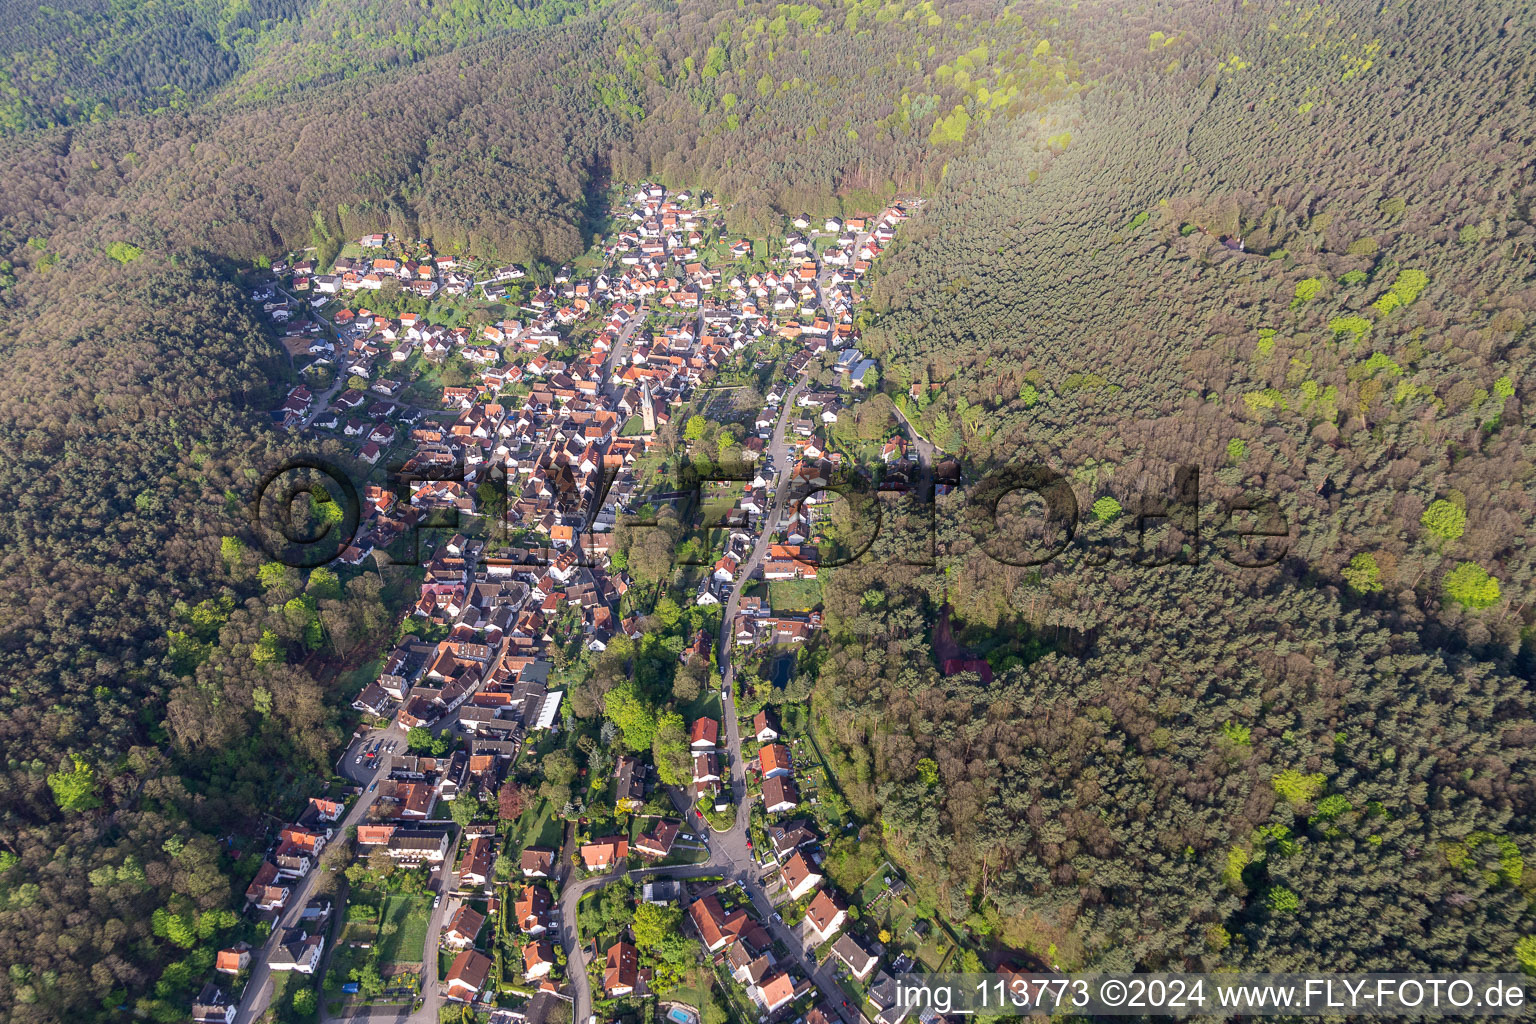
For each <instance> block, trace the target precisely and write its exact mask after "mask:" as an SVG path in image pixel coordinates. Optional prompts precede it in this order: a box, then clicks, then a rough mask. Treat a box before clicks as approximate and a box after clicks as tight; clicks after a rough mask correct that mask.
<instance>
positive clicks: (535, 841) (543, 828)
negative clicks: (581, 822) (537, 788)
mask: <svg viewBox="0 0 1536 1024" xmlns="http://www.w3.org/2000/svg"><path fill="white" fill-rule="evenodd" d="M564 838H565V822H563V821H561V820H560V819H559V818H557V817H555V806H554V805H553V804H551V803H550V802H549V801H548V800H545V801H543V806H542V807H541V808H540V809H539V817H538V819H537V820H536V821H534V823H533V827H532V828H530V829H529V830H528V842H527V844H526V845H528V846H547V847H550V848H552V849H555V850H558V849H560V843H561V841H562V840H563V839H564Z"/></svg>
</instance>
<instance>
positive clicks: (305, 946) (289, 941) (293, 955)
mask: <svg viewBox="0 0 1536 1024" xmlns="http://www.w3.org/2000/svg"><path fill="white" fill-rule="evenodd" d="M324 951H325V936H324V935H310V934H307V933H306V932H305V931H304V929H302V928H289V929H288V930H286V931H285V932H283V935H282V938H280V939H279V940H278V945H277V948H276V949H274V950H273V951H272V955H271V956H269V957H267V969H268V970H272V971H297V972H298V973H300V974H314V973H315V968H317V967H319V966H320V954H321V953H323V952H324Z"/></svg>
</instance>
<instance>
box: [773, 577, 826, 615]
mask: <svg viewBox="0 0 1536 1024" xmlns="http://www.w3.org/2000/svg"><path fill="white" fill-rule="evenodd" d="M768 603H769V605H771V606H772V607H773V610H774V611H776V612H808V611H810V610H811V609H812V608H815V607H816V606H817V605H819V604H821V581H820V580H819V579H817V580H774V581H772V582H771V583H769V584H768Z"/></svg>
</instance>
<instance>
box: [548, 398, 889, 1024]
mask: <svg viewBox="0 0 1536 1024" xmlns="http://www.w3.org/2000/svg"><path fill="white" fill-rule="evenodd" d="M802 386H803V382H801V383H797V384H796V385H795V386H794V387H793V388H791V389H790V392H789V394H787V395H786V396H785V397H784V405H783V408H782V410H781V411H780V413H779V421H778V424H777V425H776V426H775V428H774V432H773V440H772V442H771V443H770V445H769V451H770V452H771V453H772V454H773V457H774V459H775V460H776V465H777V466H778V474H777V481H776V485H775V488H774V501H773V507H772V509H771V510H770V512H769V514H768V516H767V518H766V519H764V520H762V523H761V527H762V532H761V534H760V535H759V537H758V540H757V543H756V545H754V547H753V550H752V556H751V557H750V558H749V559H748V560H747V562H746V564H745V565H743V566H742V571H741V573H740V575H738V576H737V578H736V581H735V583H734V585H733V586H732V588H731V595H730V597H729V598H728V599H727V601H726V603H725V618H724V621H723V622H722V624H721V630H720V643H719V646H718V652H717V656H718V660H719V665H720V672H721V676H722V677H723V679H724V681H725V695H724V701H723V708H724V716H725V733H726V750H727V752H728V754H729V757H730V762H731V793H732V800H733V802H734V803H735V805H736V819H735V822H734V823H733V824H732V826H731V827H730V828H729V829H727V830H725V831H723V832H718V831H717V832H713V833H712V834H711V836H710V857H709V860H707V861H705V862H704V863H702V864H689V865H678V866H674V867H661V868H640V869H638V870H635V871H628V872H624V871H615V872H611V873H609V874H606V875H598V876H594V877H591V878H584V879H581V880H579V881H574V880H573V881H571V882H568V883H567V884H566V886H565V888H564V890H563V891H562V892H561V894H560V902H559V913H560V921H559V925H558V927H557V931H558V933H559V936H560V944H561V945H562V946H564V947H565V952H566V978H567V984H568V985H569V986H570V989H571V998H572V1003H573V1009H574V1018H575V1021H576V1024H584V1022H585V1021H586V1019H587V1017H588V1015H589V1014H591V1012H592V991H591V984H590V982H589V980H588V978H587V956H586V950H585V949H584V948H582V946H581V945H580V944H579V943H578V941H577V928H576V908H577V905H578V904H579V903H580V902H581V898H582V897H583V896H585V895H587V894H588V893H590V892H592V891H593V890H595V889H598V888H601V887H602V886H604V885H607V884H608V883H610V882H613V881H615V880H617V879H618V878H620V877H621V876H626V875H627V876H628V877H629V878H630V879H631V880H632V881H636V882H638V881H641V880H642V879H645V878H652V877H663V878H675V879H687V878H700V877H704V876H708V875H720V876H722V877H724V878H725V879H726V880H727V881H730V882H737V883H739V884H740V885H741V886H742V887H743V888H744V889H745V890H746V891H747V893H748V894H749V896H750V898H751V900H752V905H753V907H754V909H755V910H756V911H757V916H758V917H759V918H760V919H761V920H762V921H763V923H764V925H765V926H766V927H767V928H768V929H769V930H770V932H771V933H772V935H773V937H774V938H775V939H776V940H777V941H778V942H780V943H782V944H783V946H784V947H785V948H786V949H788V950H790V952H791V955H792V958H793V961H794V962H796V963H797V964H798V966H799V968H800V970H801V972H802V973H804V974H805V975H806V976H807V977H809V978H810V979H811V980H812V981H813V982H814V983H815V984H816V987H817V988H818V989H820V990H821V992H822V995H823V996H824V997H825V998H826V1001H827V1004H828V1005H829V1006H831V1007H832V1008H833V1009H834V1010H835V1011H836V1013H837V1014H838V1016H840V1017H841V1018H842V1019H843V1021H844V1024H868V1022H867V1021H866V1020H865V1018H864V1016H863V1014H862V1013H861V1012H860V1009H859V1008H858V1007H854V1006H849V1005H848V1004H847V999H846V997H845V996H844V995H843V991H842V989H841V988H840V987H839V986H838V985H837V982H836V980H835V979H834V977H833V976H832V967H831V966H824V967H822V968H820V969H818V970H815V971H812V970H810V968H809V966H808V963H809V960H808V957H807V956H806V954H807V952H808V951H809V950H808V948H807V946H806V944H805V941H804V940H803V939H802V938H801V937H800V936H799V935H798V934H797V933H796V932H795V931H794V930H793V929H791V928H789V927H787V926H786V925H784V924H783V923H782V922H780V921H775V920H774V919H773V914H774V910H773V904H772V902H771V901H770V900H769V898H768V892H767V890H766V889H765V888H764V886H763V883H762V876H763V874H764V873H765V872H764V869H763V868H761V867H759V866H758V864H757V862H756V861H755V860H754V859H753V856H752V853H753V851H752V850H751V849H750V848H749V847H748V838H747V827H748V824H749V822H750V820H751V814H750V807H749V806H747V800H746V797H747V779H746V769H745V765H744V762H743V761H742V756H741V727H740V722H739V721H738V719H737V713H736V701H735V694H734V693H733V690H734V687H733V685H732V683H733V681H734V678H735V668H734V666H733V665H732V663H731V652H732V648H733V646H734V638H733V637H732V636H731V635H730V624H731V620H732V619H733V618H734V617H735V612H736V608H737V606H738V605H739V603H740V599H741V592H742V590H743V588H744V587H745V586H746V585H747V583H748V582H750V578H751V574H752V573H753V572H754V571H755V570H756V567H757V566H758V565H759V564H761V562H762V559H763V557H764V555H766V554H767V551H768V546H769V544H770V543H772V533H773V527H775V526H777V524H778V522H779V519H780V517H781V516H782V515H783V512H784V507H785V505H786V504H787V502H788V500H789V489H790V488H789V479H790V476H791V474H792V472H793V469H794V466H793V463H792V461H791V460H790V459H789V458H788V456H787V451H786V449H785V446H784V432H785V430H786V429H787V427H788V424H789V420H790V419H791V418H792V414H793V412H794V407H795V405H794V403H795V398H796V396H797V395H798V394H799V392H800V390H801V387H802ZM688 820H689V823H690V825H693V824H694V823H696V822H697V821H698V818H697V817H696V816H693V817H690V818H689V819H688Z"/></svg>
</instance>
